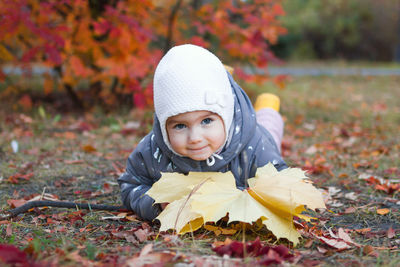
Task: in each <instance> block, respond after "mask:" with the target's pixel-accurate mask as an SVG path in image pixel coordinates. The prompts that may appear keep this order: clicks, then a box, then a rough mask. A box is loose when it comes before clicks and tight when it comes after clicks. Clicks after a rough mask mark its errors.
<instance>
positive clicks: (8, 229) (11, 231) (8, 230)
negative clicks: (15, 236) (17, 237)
mask: <svg viewBox="0 0 400 267" xmlns="http://www.w3.org/2000/svg"><path fill="white" fill-rule="evenodd" d="M12 233H13V230H12V225H11V223H10V224H7V228H6V236H11V235H12Z"/></svg>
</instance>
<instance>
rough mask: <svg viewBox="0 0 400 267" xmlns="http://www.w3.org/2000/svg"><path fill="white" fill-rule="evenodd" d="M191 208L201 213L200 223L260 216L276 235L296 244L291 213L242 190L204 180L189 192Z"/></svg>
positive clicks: (255, 218) (248, 218)
mask: <svg viewBox="0 0 400 267" xmlns="http://www.w3.org/2000/svg"><path fill="white" fill-rule="evenodd" d="M191 198H192V202H191V207H192V209H193V210H194V211H196V212H197V213H200V214H201V215H202V216H203V219H204V222H216V221H218V220H219V219H221V218H222V217H224V216H226V214H227V213H228V214H229V221H228V223H229V222H232V221H240V222H246V223H252V222H255V221H257V220H258V219H260V218H261V219H262V222H263V224H265V226H267V228H268V229H269V230H270V231H271V232H272V233H273V234H274V235H275V236H276V237H277V238H287V239H288V240H290V241H292V242H293V243H294V244H297V243H298V238H299V237H300V235H299V233H298V232H297V231H296V229H295V228H294V226H293V217H292V216H282V215H280V214H277V213H275V212H274V211H272V210H271V209H269V208H267V207H265V206H263V205H262V204H261V203H259V202H258V201H257V200H256V199H254V198H253V197H252V196H251V195H250V194H249V193H248V192H247V191H246V190H245V191H241V190H239V189H237V188H236V187H234V188H232V187H227V186H224V185H222V184H218V183H213V182H208V183H205V184H203V185H202V186H201V187H200V188H199V189H198V191H197V192H196V194H193V195H192V197H191Z"/></svg>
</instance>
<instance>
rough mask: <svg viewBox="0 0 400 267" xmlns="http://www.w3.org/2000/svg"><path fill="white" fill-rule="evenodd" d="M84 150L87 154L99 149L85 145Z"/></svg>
mask: <svg viewBox="0 0 400 267" xmlns="http://www.w3.org/2000/svg"><path fill="white" fill-rule="evenodd" d="M82 150H83V151H85V152H87V153H90V152H95V151H97V149H96V148H94V147H93V146H92V145H84V146H82Z"/></svg>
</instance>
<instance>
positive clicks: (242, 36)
mask: <svg viewBox="0 0 400 267" xmlns="http://www.w3.org/2000/svg"><path fill="white" fill-rule="evenodd" d="M283 15H284V11H283V10H282V7H281V5H280V1H279V0H257V1H229V0H223V1H207V2H205V1H183V0H165V1H156V0H141V1H137V0H128V1H120V0H114V1H82V0H78V1H77V0H62V1H35V0H4V1H2V2H1V4H0V64H7V65H12V66H20V67H21V69H22V70H23V72H24V73H25V74H30V73H31V71H32V67H34V66H36V67H37V66H45V67H47V68H48V69H51V70H52V75H49V74H44V75H43V79H44V85H43V92H44V93H45V94H50V93H51V92H52V91H55V90H56V88H58V89H57V90H63V91H66V93H67V94H68V95H69V97H70V98H71V99H72V100H73V101H74V102H75V104H76V105H77V106H80V107H81V108H90V107H91V105H92V104H99V103H100V104H103V105H105V106H108V107H112V106H115V105H116V104H119V103H122V102H127V101H126V100H127V99H131V101H132V102H133V103H134V105H135V106H136V107H147V106H150V105H151V104H152V82H151V80H152V74H153V72H154V69H155V66H156V64H157V63H158V61H159V59H160V58H161V57H162V55H163V53H165V52H166V51H167V50H168V49H169V48H170V47H171V46H173V45H178V44H183V43H194V44H198V45H201V46H204V47H206V48H208V49H210V50H212V51H213V52H215V53H216V54H217V55H218V56H219V57H220V58H221V59H222V61H223V62H224V63H226V64H229V65H232V66H234V67H235V70H237V73H238V75H239V74H240V75H239V76H240V77H242V78H245V79H247V80H249V81H256V82H260V81H262V80H265V78H266V77H265V76H264V77H263V76H261V75H248V74H245V72H244V71H242V70H241V69H240V68H238V66H237V64H239V63H245V64H247V65H249V66H253V67H262V68H265V67H266V66H267V63H268V62H270V61H271V60H275V58H274V55H273V54H272V53H271V51H270V50H269V44H273V43H275V42H276V41H277V38H278V36H279V35H282V34H284V33H285V29H284V28H282V27H281V26H280V24H279V22H278V21H277V17H278V16H283ZM260 77H262V78H261V79H260ZM6 78H7V75H6V74H5V73H3V72H2V68H0V79H1V80H4V79H6ZM54 82H56V83H57V84H59V86H54ZM11 90H15V89H13V87H12V88H11ZM6 91H7V90H6ZM25 98H26V97H25ZM23 103H27V100H26V99H25V100H24V102H23Z"/></svg>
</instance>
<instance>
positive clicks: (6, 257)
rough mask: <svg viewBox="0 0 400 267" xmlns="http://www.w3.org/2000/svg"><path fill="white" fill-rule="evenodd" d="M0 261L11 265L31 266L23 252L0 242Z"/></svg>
mask: <svg viewBox="0 0 400 267" xmlns="http://www.w3.org/2000/svg"><path fill="white" fill-rule="evenodd" d="M0 263H3V264H8V265H11V266H23V267H25V266H26V267H28V266H31V265H30V263H29V262H28V258H27V255H26V253H25V252H23V251H21V250H19V249H18V248H16V247H14V246H13V245H6V244H0Z"/></svg>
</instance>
